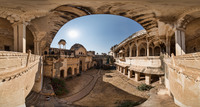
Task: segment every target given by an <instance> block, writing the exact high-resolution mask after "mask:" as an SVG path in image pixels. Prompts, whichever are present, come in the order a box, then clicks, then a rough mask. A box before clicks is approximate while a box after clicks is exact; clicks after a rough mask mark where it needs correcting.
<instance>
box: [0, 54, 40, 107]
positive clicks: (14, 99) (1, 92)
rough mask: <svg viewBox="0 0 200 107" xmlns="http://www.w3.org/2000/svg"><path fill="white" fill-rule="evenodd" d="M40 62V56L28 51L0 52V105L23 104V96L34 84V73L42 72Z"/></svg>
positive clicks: (13, 106) (9, 106)
mask: <svg viewBox="0 0 200 107" xmlns="http://www.w3.org/2000/svg"><path fill="white" fill-rule="evenodd" d="M41 62H42V59H41V57H40V56H38V55H31V54H30V53H29V54H26V53H18V52H5V51H2V52H0V105H1V106H2V107H5V106H7V107H16V106H25V98H26V96H27V95H28V94H29V92H30V91H31V90H32V88H33V86H34V84H35V79H36V73H37V72H42V69H40V68H42V66H41ZM41 76H42V75H41ZM41 76H40V77H41ZM40 83H41V81H40ZM40 88H41V87H40Z"/></svg>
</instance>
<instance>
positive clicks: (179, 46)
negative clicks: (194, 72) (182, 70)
mask: <svg viewBox="0 0 200 107" xmlns="http://www.w3.org/2000/svg"><path fill="white" fill-rule="evenodd" d="M175 44H176V55H183V54H185V31H184V30H183V29H178V28H177V29H176V31H175Z"/></svg>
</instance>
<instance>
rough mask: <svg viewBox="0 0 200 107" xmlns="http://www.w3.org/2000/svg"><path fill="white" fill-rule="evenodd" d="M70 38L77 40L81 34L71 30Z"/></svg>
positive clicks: (69, 32)
mask: <svg viewBox="0 0 200 107" xmlns="http://www.w3.org/2000/svg"><path fill="white" fill-rule="evenodd" d="M68 36H69V37H70V38H77V37H78V36H79V32H78V31H77V30H69V31H68Z"/></svg>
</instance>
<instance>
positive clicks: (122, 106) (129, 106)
mask: <svg viewBox="0 0 200 107" xmlns="http://www.w3.org/2000/svg"><path fill="white" fill-rule="evenodd" d="M139 104H141V103H140V102H135V101H130V100H125V101H123V102H120V103H119V105H118V106H117V107H133V106H137V105H139Z"/></svg>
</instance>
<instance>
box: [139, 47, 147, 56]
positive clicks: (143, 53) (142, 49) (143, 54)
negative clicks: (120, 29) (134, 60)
mask: <svg viewBox="0 0 200 107" xmlns="http://www.w3.org/2000/svg"><path fill="white" fill-rule="evenodd" d="M140 56H146V54H145V49H144V48H141V49H140Z"/></svg>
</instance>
